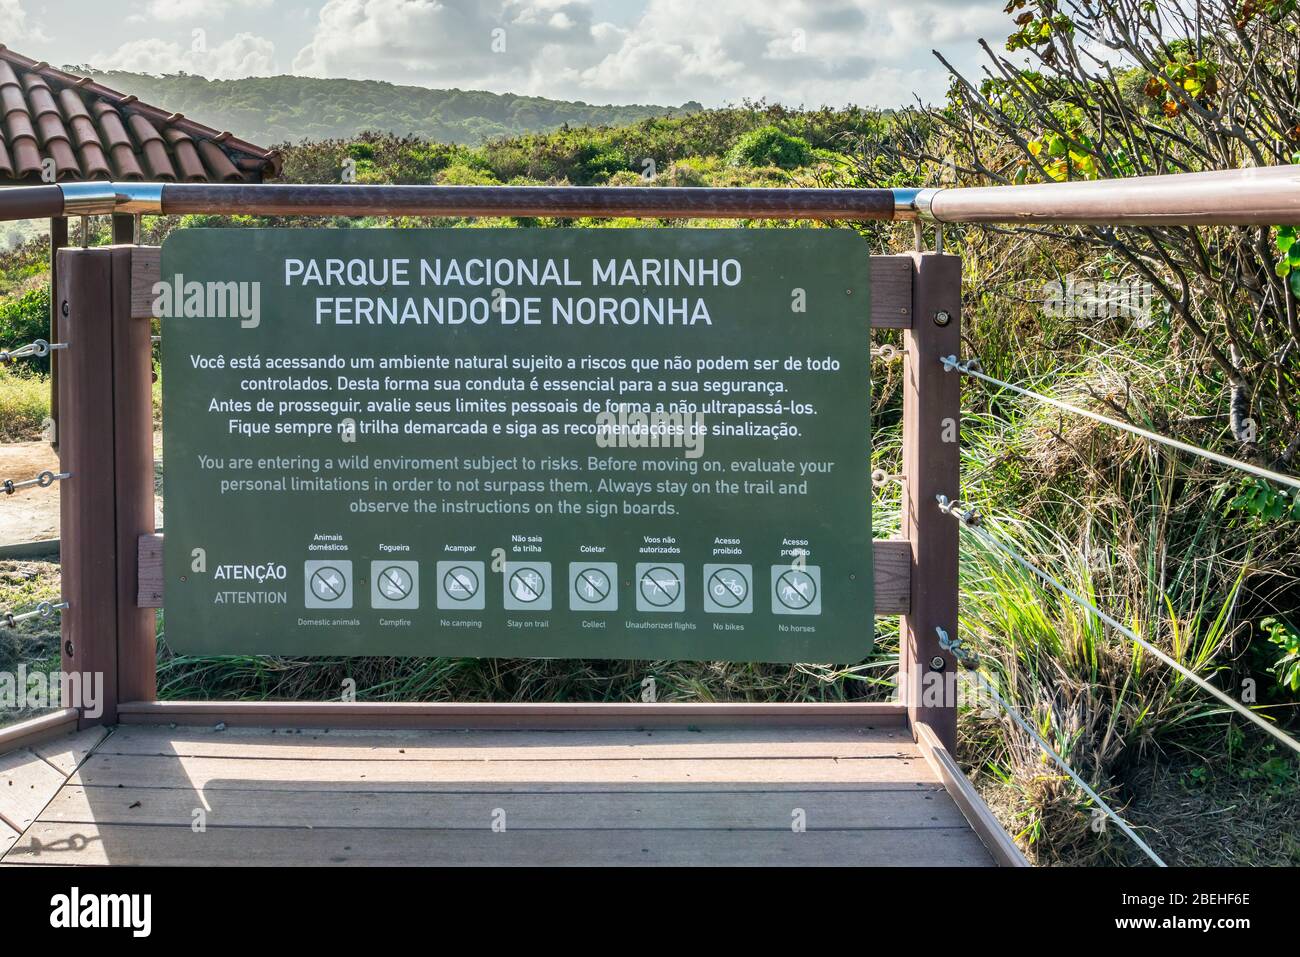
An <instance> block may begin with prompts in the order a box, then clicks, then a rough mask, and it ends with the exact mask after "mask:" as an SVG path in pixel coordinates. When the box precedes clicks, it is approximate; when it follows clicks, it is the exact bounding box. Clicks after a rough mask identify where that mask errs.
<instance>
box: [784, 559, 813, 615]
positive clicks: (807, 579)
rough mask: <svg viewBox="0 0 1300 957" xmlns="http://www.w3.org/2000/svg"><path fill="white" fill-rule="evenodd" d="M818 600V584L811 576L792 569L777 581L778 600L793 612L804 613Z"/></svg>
mask: <svg viewBox="0 0 1300 957" xmlns="http://www.w3.org/2000/svg"><path fill="white" fill-rule="evenodd" d="M816 598H817V583H816V582H815V581H813V578H812V576H811V575H809V574H808V573H807V572H804V571H800V570H799V569H797V568H791V569H789V570H788V571H784V572H782V573H781V576H780V577H779V578H778V579H777V580H776V600H777V601H779V602H780V603H781V604H782V605H784V606H785V607H786V608H789V609H790V610H792V611H802V610H803V609H805V608H807V607H808V606H809V605H811V604H812V603H813V601H814V600H815V599H816Z"/></svg>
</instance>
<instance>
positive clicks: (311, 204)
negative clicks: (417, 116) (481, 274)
mask: <svg viewBox="0 0 1300 957" xmlns="http://www.w3.org/2000/svg"><path fill="white" fill-rule="evenodd" d="M109 213H137V214H140V213H143V214H149V215H173V214H193V213H208V214H234V213H242V214H247V215H263V216H373V215H387V216H565V217H576V216H603V217H608V216H631V217H643V218H652V219H659V218H677V219H681V218H705V219H756V218H758V219H813V220H861V221H868V220H881V221H902V220H911V221H916V220H926V221H933V222H939V223H999V222H1000V223H1063V224H1094V225H1108V226H1215V225H1218V226H1270V225H1278V224H1286V223H1296V222H1300V165H1294V166H1269V167H1260V168H1251V169H1240V170H1230V171H1226V172H1211V173H1177V174H1173V175H1169V176H1139V177H1132V178H1129V179H1107V180H1090V181H1079V182H1067V183H1038V184H1034V185H1029V186H988V187H973V188H960V189H958V188H954V189H803V188H795V189H758V188H754V189H750V188H743V187H742V188H713V187H644V186H374V185H364V184H339V185H321V186H316V185H280V184H229V183H227V184H210V183H63V184H58V185H50V186H15V187H12V188H8V189H0V221H6V220H13V219H34V218H43V217H50V216H92V215H106V214H109Z"/></svg>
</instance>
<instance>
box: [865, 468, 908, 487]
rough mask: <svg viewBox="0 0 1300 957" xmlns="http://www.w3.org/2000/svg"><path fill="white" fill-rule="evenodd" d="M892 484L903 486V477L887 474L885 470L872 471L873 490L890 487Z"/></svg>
mask: <svg viewBox="0 0 1300 957" xmlns="http://www.w3.org/2000/svg"><path fill="white" fill-rule="evenodd" d="M890 482H897V483H899V484H900V485H901V484H903V476H901V475H893V474H891V473H889V472H886V471H885V470H884V469H873V470H872V472H871V487H872V488H884V487H885V486H886V485H888V484H889V483H890Z"/></svg>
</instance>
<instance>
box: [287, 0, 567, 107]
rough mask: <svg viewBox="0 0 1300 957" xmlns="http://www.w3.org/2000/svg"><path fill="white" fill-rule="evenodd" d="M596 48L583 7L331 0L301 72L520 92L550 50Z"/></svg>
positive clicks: (546, 1) (540, 1) (563, 0)
mask: <svg viewBox="0 0 1300 957" xmlns="http://www.w3.org/2000/svg"><path fill="white" fill-rule="evenodd" d="M502 31H503V32H502ZM590 44H591V9H590V7H588V6H587V5H586V4H585V3H580V2H567V0H531V2H530V0H506V2H503V3H502V2H499V3H496V4H484V3H480V2H476V0H441V2H438V0H328V2H327V3H326V4H325V6H324V7H322V8H321V12H320V17H319V20H318V22H317V24H316V28H315V32H314V34H313V36H312V39H311V42H310V43H308V44H307V45H306V46H305V47H303V49H302V50H301V51H300V52H299V53H298V56H297V57H296V58H295V59H294V72H295V73H303V74H307V75H310V76H350V77H365V78H372V79H386V80H395V81H397V82H408V83H410V82H435V83H437V84H438V85H443V86H457V87H467V86H479V87H482V86H484V85H486V84H488V83H489V82H490V83H492V85H493V88H494V89H502V88H505V87H510V86H511V85H512V84H513V85H514V87H515V88H516V89H517V88H518V85H519V83H521V82H524V81H526V80H527V78H528V77H529V75H530V73H531V72H532V68H533V65H534V64H535V63H536V61H537V60H538V59H540V58H541V57H542V56H543V54H544V53H545V51H547V50H548V49H550V48H552V47H561V48H563V47H568V46H573V45H576V46H589V45H590ZM561 59H563V57H561Z"/></svg>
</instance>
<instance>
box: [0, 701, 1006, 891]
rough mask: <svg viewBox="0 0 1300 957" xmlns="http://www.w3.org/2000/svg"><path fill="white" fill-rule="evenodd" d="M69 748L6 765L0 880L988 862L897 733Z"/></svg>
mask: <svg viewBox="0 0 1300 957" xmlns="http://www.w3.org/2000/svg"><path fill="white" fill-rule="evenodd" d="M90 735H93V737H90ZM74 738H75V740H74V739H73V738H69V739H66V740H64V741H60V742H52V743H48V744H46V745H42V746H40V747H33V748H31V749H23V750H22V751H16V752H12V753H11V754H8V755H3V756H0V762H3V763H0V812H4V809H5V808H9V810H8V811H7V812H4V813H2V814H0V817H3V818H5V819H7V820H4V821H0V851H3V857H2V858H0V861H2V862H3V864H5V865H48V864H126V865H133V864H180V865H201V866H217V865H227V864H438V865H448V864H452V865H458V864H531V865H565V864H630V865H644V864H675V865H694V864H712V865H777V864H783V865H814V864H828V865H874V866H882V865H916V864H932V865H947V866H952V865H963V866H989V865H991V864H992V863H993V858H992V857H991V856H990V853H989V852H988V851H987V850H986V849H985V847H984V845H983V844H982V843H981V841H980V838H979V837H977V836H976V833H975V831H973V830H972V829H971V826H970V825H969V824H968V823H967V820H966V818H965V817H963V814H962V812H961V811H960V810H959V809H958V806H957V804H955V803H954V801H953V799H952V797H950V796H949V793H948V792H947V791H946V790H945V788H944V785H943V784H942V783H941V781H940V778H939V777H938V775H937V773H936V770H935V769H934V768H932V767H931V765H930V763H929V762H927V760H926V759H925V757H924V756H923V755H922V753H921V751H920V750H918V748H917V746H916V745H915V744H913V742H912V741H911V738H910V735H909V734H908V733H907V731H906V729H905V728H902V727H880V728H863V727H857V728H832V729H820V728H789V727H783V728H772V729H764V728H718V729H709V730H704V731H691V730H664V731H614V730H606V731H586V732H575V731H567V732H555V731H463V732H462V731H415V730H407V731H338V730H335V731H297V730H267V729H261V728H230V729H228V730H221V731H218V730H215V729H213V728H167V727H159V726H139V725H136V726H132V725H123V726H120V727H118V728H117V729H116V730H114V731H112V732H111V733H110V734H108V735H107V736H103V732H100V731H95V732H82V733H81V734H80V735H77V736H74ZM38 752H41V753H38ZM42 795H43V796H42ZM19 797H21V800H16V799H17V798H19ZM15 809H17V810H15ZM801 822H802V823H803V824H804V825H805V827H806V830H802V831H800V830H798V829H797V828H796V825H798V824H800V823H801ZM6 834H7V837H6V836H5V835H6ZM6 847H7V848H8V849H7V850H4V849H5V848H6Z"/></svg>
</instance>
